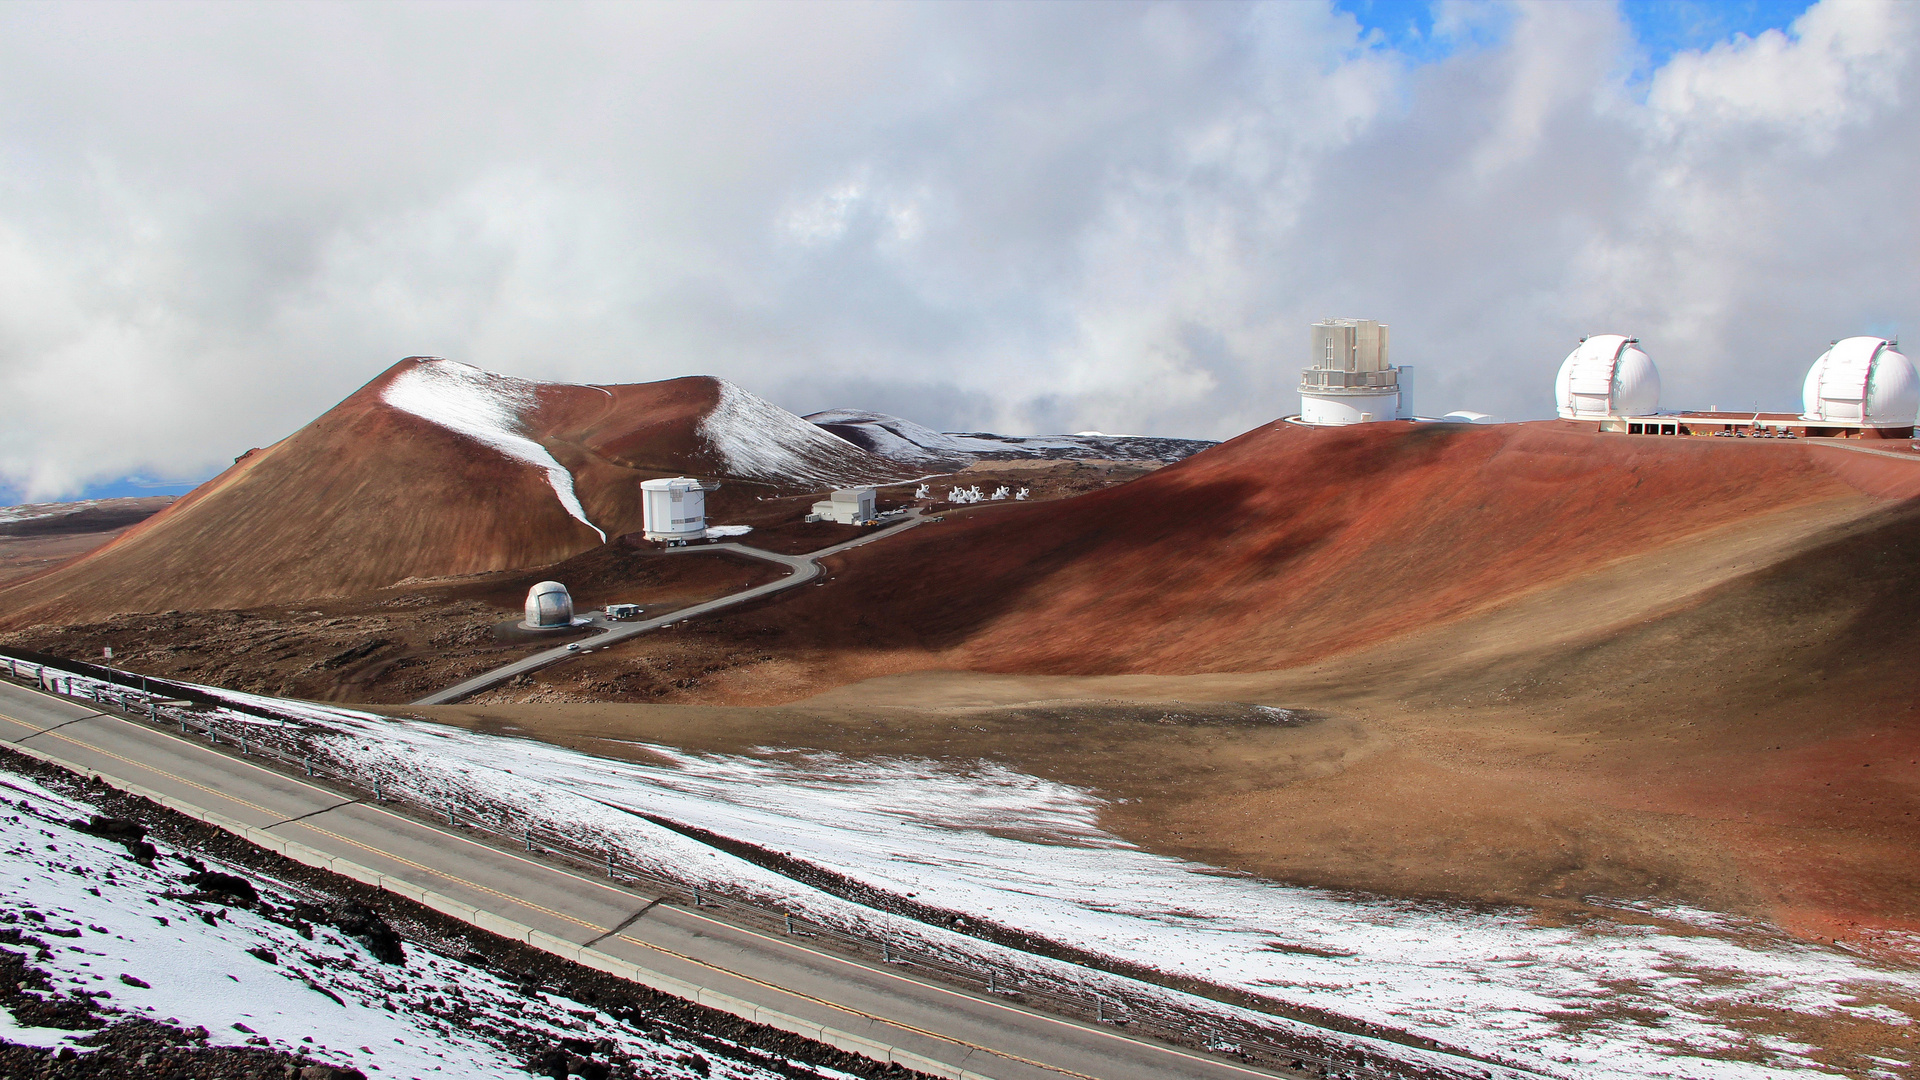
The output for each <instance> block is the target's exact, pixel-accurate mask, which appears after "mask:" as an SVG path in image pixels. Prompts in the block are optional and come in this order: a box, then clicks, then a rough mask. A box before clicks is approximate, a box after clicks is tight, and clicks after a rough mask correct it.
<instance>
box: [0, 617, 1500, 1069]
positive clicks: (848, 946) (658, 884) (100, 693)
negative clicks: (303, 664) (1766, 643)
mask: <svg viewBox="0 0 1920 1080" xmlns="http://www.w3.org/2000/svg"><path fill="white" fill-rule="evenodd" d="M0 663H3V664H4V673H5V674H6V675H7V676H8V677H10V678H12V679H14V680H15V681H19V682H31V683H33V684H34V685H36V686H37V687H39V688H40V689H42V690H46V691H49V692H51V693H55V694H59V695H61V696H64V697H71V698H76V699H78V700H83V701H91V702H92V703H94V704H96V705H111V706H113V707H114V708H116V709H117V710H118V711H119V712H120V713H121V714H122V715H123V716H125V717H127V718H129V719H138V720H144V721H145V722H147V723H148V724H150V725H153V726H155V727H158V728H164V729H167V730H177V731H178V733H179V734H181V735H184V736H187V737H190V738H191V737H196V736H197V737H203V738H205V739H206V740H207V742H208V744H209V745H212V746H219V747H226V748H231V749H232V750H234V751H237V752H238V753H239V754H241V755H243V756H246V757H249V758H262V759H265V760H267V761H270V762H275V763H278V764H279V765H280V766H282V767H283V768H285V769H287V770H288V771H297V772H298V773H300V774H303V775H305V776H306V777H309V778H312V779H317V780H326V781H329V782H331V783H333V784H336V785H338V786H341V787H345V788H348V789H350V790H353V791H359V792H365V793H367V794H369V795H371V796H372V797H373V801H374V802H375V803H376V804H380V805H384V806H397V807H403V808H408V809H411V810H412V811H414V812H415V813H416V814H417V815H418V816H421V817H423V818H425V819H427V820H430V821H434V822H439V823H444V824H447V825H449V826H453V827H456V828H461V829H468V830H472V831H476V832H481V833H485V834H487V835H489V836H492V837H495V838H497V839H498V840H499V841H502V842H505V843H507V844H511V845H515V846H517V847H519V848H520V849H522V850H524V851H527V852H531V853H534V854H537V855H545V856H548V857H552V858H557V859H559V860H561V861H564V862H567V863H571V864H572V865H574V866H575V867H576V868H583V869H587V870H590V871H593V872H595V873H600V874H604V875H605V876H606V878H607V879H608V880H610V881H612V882H614V883H615V884H625V885H631V886H638V887H641V888H644V889H647V890H649V891H652V892H657V893H659V894H660V895H661V897H662V898H663V899H670V900H674V901H677V902H679V903H681V904H683V905H686V906H689V907H691V908H693V909H695V910H698V911H701V912H702V913H717V914H724V916H725V921H728V922H733V923H736V924H739V925H741V926H743V927H748V928H752V929H758V930H763V931H769V932H774V933H780V934H785V935H791V936H795V937H805V938H809V939H812V940H811V941H810V943H809V944H810V945H812V946H815V947H817V946H819V945H822V944H825V945H830V946H831V947H832V949H833V951H835V952H837V953H841V954H843V955H847V956H849V957H852V958H857V959H861V960H863V961H878V962H880V963H881V964H885V965H894V966H900V967H904V968H911V969H913V970H914V972H915V973H916V974H925V975H927V976H929V977H931V978H934V979H937V980H939V981H941V982H945V983H949V984H953V985H957V986H960V987H964V988H967V989H970V990H974V991H977V992H980V993H984V994H987V995H991V996H993V997H995V998H998V999H1001V1000H1006V1001H1010V1002H1013V1003H1016V1004H1021V1005H1026V1006H1029V1007H1032V1008H1034V1009H1035V1010H1036V1011H1043V1012H1050V1013H1054V1014H1056V1015H1061V1016H1068V1017H1074V1018H1079V1019H1087V1020H1093V1021H1095V1022H1096V1023H1105V1024H1113V1025H1116V1026H1121V1027H1125V1028H1126V1029H1127V1030H1128V1031H1129V1032H1132V1033H1135V1034H1138V1035H1142V1036H1145V1037H1148V1038H1153V1039H1157V1040H1159V1041H1162V1042H1167V1043H1172V1044H1175V1045H1180V1046H1186V1047H1190V1048H1196V1049H1200V1050H1203V1051H1205V1052H1207V1053H1210V1054H1216V1055H1225V1056H1229V1057H1233V1058H1238V1059H1240V1060H1242V1061H1244V1062H1247V1063H1248V1064H1252V1065H1259V1066H1265V1067H1271V1068H1281V1069H1292V1070H1296V1071H1309V1072H1318V1073H1319V1074H1320V1075H1323V1076H1329V1077H1335V1076H1338V1077H1356V1078H1357V1077H1379V1078H1382V1080H1388V1078H1397V1077H1404V1076H1408V1075H1414V1074H1415V1073H1410V1072H1407V1071H1403V1069H1404V1067H1396V1065H1397V1064H1398V1063H1396V1062H1394V1061H1392V1060H1391V1059H1390V1058H1387V1057H1385V1056H1384V1055H1370V1054H1365V1053H1363V1052H1358V1051H1356V1052H1354V1053H1353V1054H1352V1055H1351V1056H1349V1057H1345V1058H1333V1057H1330V1056H1327V1055H1325V1054H1324V1053H1319V1052H1316V1051H1314V1050H1311V1049H1308V1048H1307V1047H1305V1046H1301V1045H1291V1044H1287V1043H1282V1042H1278V1041H1275V1040H1274V1039H1272V1038H1271V1037H1269V1036H1268V1035H1267V1034H1266V1033H1264V1032H1261V1031H1259V1030H1258V1029H1257V1028H1254V1027H1252V1026H1250V1025H1241V1024H1235V1023H1233V1022H1231V1021H1224V1020H1221V1019H1220V1018H1217V1017H1209V1018H1207V1019H1206V1020H1205V1021H1200V1020H1197V1019H1195V1018H1193V1017H1190V1016H1184V1015H1180V1014H1178V1013H1174V1012H1172V1011H1170V1010H1168V1009H1167V1008H1166V1007H1165V1006H1164V1005H1163V1004H1161V1003H1159V1002H1154V1001H1150V1000H1147V999H1145V998H1142V997H1138V996H1133V995H1127V994H1122V993H1114V994H1105V995H1102V994H1093V993H1074V992H1070V991H1068V990H1065V989H1062V988H1060V987H1058V986H1042V985H1039V984H1037V983H1036V982H1035V981H1034V980H1033V979H1032V978H1031V976H1030V975H1029V976H1027V977H1023V973H1021V972H1017V971H1006V970H1002V969H998V968H995V967H993V966H992V965H990V964H986V963H983V962H978V961H975V962H966V961H963V960H959V959H955V958H953V957H951V956H942V955H938V954H935V953H932V952H929V951H927V950H925V949H923V948H914V947H912V946H908V945H903V944H901V943H899V942H897V941H893V940H889V939H888V938H886V937H884V936H882V935H878V934H874V933H872V932H864V933H863V932H858V931H855V930H851V929H847V928H845V927H839V926H834V925H830V924H827V923H823V922H820V921H818V920H806V919H802V918H798V917H796V916H794V915H793V913H792V912H791V911H789V910H787V909H786V908H785V907H783V906H780V905H777V904H769V903H766V902H764V900H763V899H760V898H756V897H754V896H752V895H751V894H748V893H744V892H739V891H735V890H733V889H730V888H727V887H725V886H722V887H719V888H716V887H714V885H713V884H712V883H707V884H700V885H696V884H691V883H689V882H686V881H681V880H678V879H675V878H669V877H664V876H662V875H659V874H656V873H652V872H650V871H647V870H645V869H642V868H640V867H636V866H632V865H630V864H623V863H622V862H621V860H620V859H619V858H618V856H617V855H616V853H615V852H614V850H613V849H612V848H601V849H596V848H589V847H586V846H584V845H581V844H578V843H576V842H574V841H573V840H571V839H570V838H568V837H567V836H565V835H563V834H561V833H558V832H556V831H554V830H552V829H549V828H546V827H545V826H541V825H538V824H536V823H533V822H531V821H529V820H525V819H522V820H520V821H519V822H518V823H516V822H515V820H514V818H513V815H512V814H510V813H509V812H508V811H506V810H504V809H502V808H498V807H490V808H483V807H475V806H472V805H470V804H469V805H460V806H456V805H454V804H453V803H451V802H441V803H433V802H429V801H426V800H424V799H421V798H418V797H409V794H408V793H407V792H405V791H404V790H395V789H394V788H393V786H392V785H390V784H388V785H382V784H381V783H380V781H378V780H376V779H368V778H364V777H359V776H355V775H353V774H351V773H349V772H346V771H344V770H342V769H341V768H340V767H339V766H338V763H336V762H329V761H324V760H323V761H321V762H318V763H316V761H315V760H314V754H313V752H312V749H311V748H310V747H306V746H302V745H300V742H299V740H298V739H297V738H293V737H290V735H291V733H296V732H304V731H305V730H306V729H307V728H308V726H309V725H312V724H313V721H312V720H311V719H309V718H306V717H302V716H299V715H297V714H292V713H288V714H280V713H276V712H275V711H274V710H271V709H268V708H264V707H261V706H257V705H253V704H250V703H247V702H239V701H233V700H231V699H227V698H222V697H218V696H216V695H210V694H207V693H206V692H205V691H202V690H199V689H197V688H195V687H192V686H188V685H184V684H180V683H175V682H173V681H171V680H167V679H159V678H152V677H148V676H141V675H134V674H130V673H128V672H124V671H120V670H118V669H115V668H107V667H101V666H98V665H94V664H89V663H86V662H84V661H73V660H66V659H62V658H56V657H45V656H38V655H34V656H33V657H32V658H31V659H22V658H18V657H16V656H13V655H7V654H0ZM29 667H30V668H32V671H31V673H30V674H29V673H27V672H26V671H25V670H24V668H29ZM76 677H78V678H80V679H84V680H87V681H85V682H80V683H78V684H76V682H75V678H76ZM100 683H105V684H106V686H104V687H102V686H100V685H98V684H100ZM135 683H138V684H139V685H138V686H136V685H134V684H135ZM162 691H164V693H162ZM183 706H184V707H183ZM208 707H217V708H222V709H227V710H231V711H233V712H239V713H246V714H250V715H254V716H257V717H260V718H261V719H265V720H272V721H275V722H276V724H277V725H278V726H276V727H274V728H271V729H265V730H255V731H252V732H249V731H247V730H245V729H244V728H242V727H236V726H229V727H228V728H227V729H226V730H225V731H223V730H222V728H221V726H220V725H219V724H218V723H217V722H216V721H215V720H214V719H213V718H212V717H210V716H207V715H203V714H198V710H201V709H205V708H208ZM329 765H331V766H333V767H332V768H329V767H328V766H329ZM839 898H840V899H843V900H846V902H848V903H852V904H856V905H858V904H860V901H859V900H857V899H851V898H848V897H839ZM861 906H870V905H861ZM875 910H881V909H877V908H876V909H875ZM887 914H891V915H895V916H896V917H898V913H894V912H888V913H887ZM941 929H945V930H950V931H953V930H956V929H957V928H956V927H952V926H945V927H941ZM959 932H962V933H964V931H963V930H962V931H959ZM981 940H983V941H984V940H987V939H984V938H982V939H981ZM994 944H998V945H1000V947H1002V948H1010V949H1015V951H1024V950H1018V949H1017V948H1016V947H1014V946H1009V945H1005V944H1002V943H998V942H995V943H994ZM1033 955H1034V956H1035V957H1036V958H1040V959H1045V960H1047V961H1050V962H1054V963H1072V962H1073V961H1063V960H1060V959H1059V958H1056V957H1047V956H1045V954H1043V953H1037V952H1036V953H1033ZM1107 974H1115V975H1118V976H1119V977H1121V978H1133V977H1134V976H1131V975H1126V974H1123V973H1117V972H1107ZM1286 1019H1289V1020H1293V1021H1294V1022H1297V1023H1303V1024H1308V1025H1310V1026H1319V1025H1313V1022H1312V1021H1310V1020H1301V1019H1299V1018H1296V1017H1287V1018H1286ZM1327 1030H1328V1031H1329V1033H1330V1034H1339V1035H1353V1034H1355V1033H1352V1032H1340V1031H1337V1030H1335V1029H1327ZM1374 1037H1382V1036H1374ZM1439 1052H1442V1053H1444V1052H1445V1051H1439ZM1469 1060H1471V1059H1469ZM1465 1063H1466V1062H1464V1061H1463V1064H1465ZM1475 1064H1478V1063H1477V1062H1476V1063H1475ZM1487 1064H1494V1063H1492V1062H1488V1063H1487ZM1500 1064H1501V1065H1502V1067H1504V1068H1514V1066H1511V1065H1506V1064H1505V1063H1500ZM1419 1071H1428V1070H1419ZM1476 1071H1478V1070H1476ZM1489 1075H1490V1074H1489Z"/></svg>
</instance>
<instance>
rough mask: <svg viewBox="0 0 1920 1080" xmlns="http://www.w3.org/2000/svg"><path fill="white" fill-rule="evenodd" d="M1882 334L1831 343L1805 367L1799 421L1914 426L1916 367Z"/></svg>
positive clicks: (1918, 395)
mask: <svg viewBox="0 0 1920 1080" xmlns="http://www.w3.org/2000/svg"><path fill="white" fill-rule="evenodd" d="M1895 350H1896V346H1895V344H1894V343H1893V342H1891V341H1888V340H1887V339H1886V338H1877V337H1850V338H1846V339H1845V340H1842V341H1836V342H1834V343H1833V347H1832V348H1830V349H1828V350H1827V351H1826V352H1823V353H1821V354H1820V359H1818V360H1815V361H1814V362H1813V366H1812V367H1811V368H1808V369H1807V381H1806V384H1805V386H1804V387H1803V388H1802V390H1801V403H1802V405H1803V406H1804V407H1805V411H1804V412H1802V413H1801V414H1800V418H1801V419H1803V420H1814V421H1819V422H1821V423H1828V424H1835V425H1839V426H1844V427H1912V426H1913V423H1914V418H1915V414H1916V413H1920V372H1916V371H1915V370H1914V367H1913V364H1912V362H1910V361H1909V360H1908V359H1907V358H1906V357H1904V356H1902V355H1900V353H1898V352H1897V351H1895Z"/></svg>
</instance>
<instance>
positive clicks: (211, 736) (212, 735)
mask: <svg viewBox="0 0 1920 1080" xmlns="http://www.w3.org/2000/svg"><path fill="white" fill-rule="evenodd" d="M207 742H208V743H209V744H210V745H213V746H219V745H220V729H219V728H217V727H214V726H213V721H211V720H209V721H207Z"/></svg>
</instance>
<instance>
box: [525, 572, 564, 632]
mask: <svg viewBox="0 0 1920 1080" xmlns="http://www.w3.org/2000/svg"><path fill="white" fill-rule="evenodd" d="M527 625H528V626H541V627H545V626H572V625H573V597H572V596H570V595H568V594H567V587H566V586H565V585H562V584H560V583H559V582H557V581H543V582H541V583H540V584H538V585H535V586H534V587H533V588H531V589H528V590H527Z"/></svg>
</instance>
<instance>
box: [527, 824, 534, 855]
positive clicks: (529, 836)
mask: <svg viewBox="0 0 1920 1080" xmlns="http://www.w3.org/2000/svg"><path fill="white" fill-rule="evenodd" d="M527 850H528V851H532V850H533V830H532V829H528V830H527Z"/></svg>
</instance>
